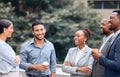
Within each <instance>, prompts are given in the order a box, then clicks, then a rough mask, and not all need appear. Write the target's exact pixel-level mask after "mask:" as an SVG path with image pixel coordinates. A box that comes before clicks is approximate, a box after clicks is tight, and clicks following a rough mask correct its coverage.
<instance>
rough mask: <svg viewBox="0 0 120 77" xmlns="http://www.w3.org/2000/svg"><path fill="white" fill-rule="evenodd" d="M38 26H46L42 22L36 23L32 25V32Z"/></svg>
mask: <svg viewBox="0 0 120 77" xmlns="http://www.w3.org/2000/svg"><path fill="white" fill-rule="evenodd" d="M36 25H43V26H44V24H43V23H42V22H40V21H34V22H33V23H32V30H33V29H34V28H33V27H34V26H36Z"/></svg>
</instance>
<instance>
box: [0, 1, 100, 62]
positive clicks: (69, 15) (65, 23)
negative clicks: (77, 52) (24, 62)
mask: <svg viewBox="0 0 120 77" xmlns="http://www.w3.org/2000/svg"><path fill="white" fill-rule="evenodd" d="M26 1H27V0H26ZM29 1H32V0H29ZM35 1H37V0H35ZM41 1H42V0H41ZM43 1H44V0H43ZM45 1H47V0H45ZM49 1H50V2H48V4H49V5H50V6H51V7H52V10H51V9H50V8H48V9H49V10H51V12H50V11H45V10H43V9H41V10H40V11H38V12H34V13H31V12H28V11H26V16H18V15H16V14H15V12H14V9H15V7H12V6H11V4H10V3H7V4H6V3H5V4H4V3H0V8H1V9H0V18H7V19H10V20H11V21H13V22H14V29H15V32H14V34H13V38H11V39H9V41H8V42H9V43H10V44H11V45H12V46H13V48H14V49H15V50H16V53H19V48H20V45H21V44H22V43H23V42H24V41H26V40H28V39H30V38H32V37H33V36H32V33H31V24H32V22H33V21H35V20H39V21H42V22H43V23H44V24H45V25H46V28H47V34H46V38H47V39H49V40H50V41H52V42H53V43H54V45H55V49H56V54H57V62H63V60H64V58H65V56H66V53H67V51H68V49H69V48H70V47H73V46H74V42H73V37H74V33H75V31H76V30H79V29H83V28H86V27H87V28H90V29H91V31H92V33H93V36H92V37H91V39H90V40H89V42H88V45H89V46H90V47H93V46H95V45H97V43H98V41H100V39H101V36H100V35H99V26H98V25H99V20H100V14H99V13H97V12H95V11H94V10H93V9H90V8H88V7H85V6H84V4H83V3H80V2H78V4H74V1H73V2H71V1H69V2H67V3H68V4H66V1H65V3H64V0H58V2H57V1H55V2H53V3H52V2H51V1H53V0H49ZM61 1H62V2H61ZM59 3H60V4H59ZM33 4H34V1H33ZM51 4H52V5H51ZM31 6H32V5H31ZM53 6H54V7H53ZM55 6H56V7H55ZM46 10H47V8H46Z"/></svg>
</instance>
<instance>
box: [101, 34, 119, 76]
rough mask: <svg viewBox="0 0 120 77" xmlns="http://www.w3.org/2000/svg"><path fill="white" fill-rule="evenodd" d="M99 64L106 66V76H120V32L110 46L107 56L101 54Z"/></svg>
mask: <svg viewBox="0 0 120 77" xmlns="http://www.w3.org/2000/svg"><path fill="white" fill-rule="evenodd" d="M99 64H101V65H103V66H104V67H105V73H104V77H120V34H118V36H117V37H116V38H115V40H114V41H113V43H112V45H111V46H110V48H109V50H108V54H107V56H106V57H105V56H100V58H99Z"/></svg>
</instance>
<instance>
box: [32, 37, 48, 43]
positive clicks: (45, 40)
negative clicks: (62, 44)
mask: <svg viewBox="0 0 120 77" xmlns="http://www.w3.org/2000/svg"><path fill="white" fill-rule="evenodd" d="M46 42H47V39H45V38H44V43H46ZM30 44H34V38H33V39H32V40H31V41H30Z"/></svg>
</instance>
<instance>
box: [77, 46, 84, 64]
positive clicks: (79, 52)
mask: <svg viewBox="0 0 120 77" xmlns="http://www.w3.org/2000/svg"><path fill="white" fill-rule="evenodd" d="M85 48H86V45H85V46H84V48H82V49H79V48H78V52H77V54H76V58H75V64H77V62H78V60H79V58H81V57H82V54H83V52H84V50H85Z"/></svg>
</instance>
